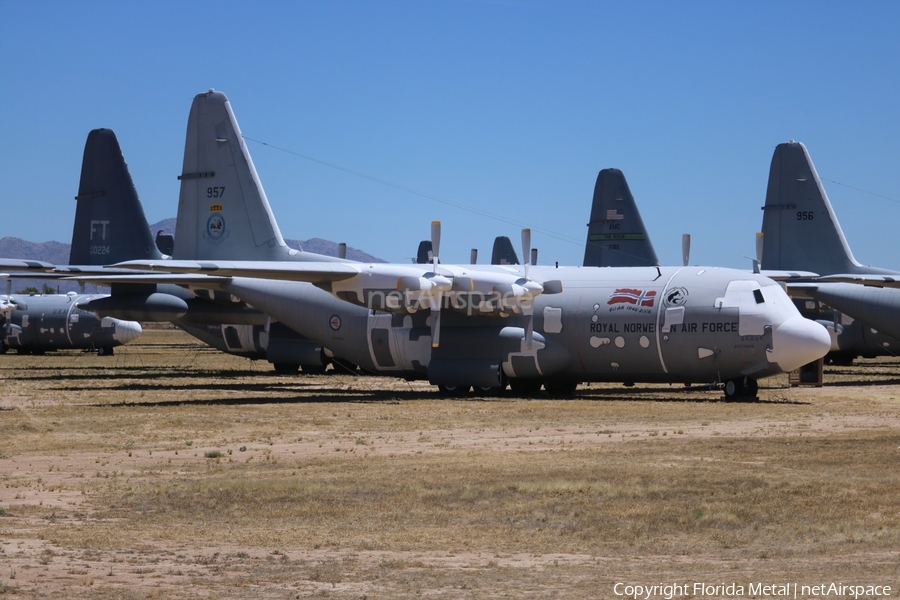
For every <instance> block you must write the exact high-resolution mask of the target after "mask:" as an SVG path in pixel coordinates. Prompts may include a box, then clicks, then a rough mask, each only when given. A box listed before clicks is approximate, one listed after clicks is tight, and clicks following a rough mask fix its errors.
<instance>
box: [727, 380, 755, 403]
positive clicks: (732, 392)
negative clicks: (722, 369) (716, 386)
mask: <svg viewBox="0 0 900 600" xmlns="http://www.w3.org/2000/svg"><path fill="white" fill-rule="evenodd" d="M724 392H725V399H726V400H758V398H757V396H756V394H757V393H758V392H759V384H758V383H757V382H756V380H755V379H754V378H752V377H738V378H737V379H729V380H728V381H726V382H725V389H724Z"/></svg>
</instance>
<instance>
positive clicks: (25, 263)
mask: <svg viewBox="0 0 900 600" xmlns="http://www.w3.org/2000/svg"><path fill="white" fill-rule="evenodd" d="M54 267H56V265H53V264H50V263H47V262H43V261H40V260H22V259H20V258H0V269H3V270H4V271H39V272H40V271H52V270H53V269H54Z"/></svg>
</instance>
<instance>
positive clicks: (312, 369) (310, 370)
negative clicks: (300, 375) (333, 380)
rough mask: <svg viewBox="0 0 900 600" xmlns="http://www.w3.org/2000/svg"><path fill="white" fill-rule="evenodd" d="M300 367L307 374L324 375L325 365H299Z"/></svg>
mask: <svg viewBox="0 0 900 600" xmlns="http://www.w3.org/2000/svg"><path fill="white" fill-rule="evenodd" d="M300 368H301V369H302V370H303V372H304V373H305V374H307V375H324V374H325V365H300Z"/></svg>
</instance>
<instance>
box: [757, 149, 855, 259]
mask: <svg viewBox="0 0 900 600" xmlns="http://www.w3.org/2000/svg"><path fill="white" fill-rule="evenodd" d="M762 233H763V250H762V267H763V269H764V270H770V271H790V270H798V271H813V272H815V273H819V274H820V275H827V274H833V273H856V272H859V271H860V269H864V270H866V269H865V268H864V267H862V265H860V264H859V263H858V262H856V260H855V259H854V258H853V254H852V253H851V252H850V246H848V245H847V240H846V239H845V238H844V232H843V231H841V226H840V223H838V220H837V217H835V215H834V211H833V210H832V208H831V202H829V200H828V196H827V195H826V194H825V189H824V188H823V187H822V182H821V181H820V180H819V174H818V173H816V168H815V166H813V163H812V159H810V157H809V153H808V152H807V151H806V146H804V145H803V144H801V143H800V142H795V141H793V140H792V141H790V142H785V143H783V144H778V146H776V147H775V153H774V154H773V155H772V165H771V167H770V168H769V185H768V188H767V189H766V205H765V206H764V207H763V222H762Z"/></svg>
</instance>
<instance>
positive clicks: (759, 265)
mask: <svg viewBox="0 0 900 600" xmlns="http://www.w3.org/2000/svg"><path fill="white" fill-rule="evenodd" d="M762 253H763V233H762V231H758V232H757V233H756V264H755V265H754V267H753V271H754V272H756V273H759V270H760V269H762Z"/></svg>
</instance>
